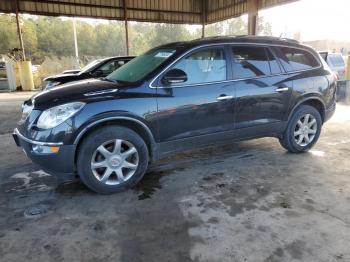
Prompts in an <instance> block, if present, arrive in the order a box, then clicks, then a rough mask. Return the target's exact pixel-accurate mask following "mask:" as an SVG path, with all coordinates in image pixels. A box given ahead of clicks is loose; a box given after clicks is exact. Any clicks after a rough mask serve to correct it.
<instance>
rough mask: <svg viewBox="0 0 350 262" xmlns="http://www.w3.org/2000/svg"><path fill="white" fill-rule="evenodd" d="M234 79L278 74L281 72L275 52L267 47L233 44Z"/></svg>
mask: <svg viewBox="0 0 350 262" xmlns="http://www.w3.org/2000/svg"><path fill="white" fill-rule="evenodd" d="M232 53H233V59H234V61H233V77H234V79H240V78H250V77H257V76H265V75H271V74H277V73H280V72H281V69H280V67H279V64H278V62H277V60H276V58H275V57H274V56H273V54H272V53H271V52H270V50H269V49H267V48H266V47H256V46H232Z"/></svg>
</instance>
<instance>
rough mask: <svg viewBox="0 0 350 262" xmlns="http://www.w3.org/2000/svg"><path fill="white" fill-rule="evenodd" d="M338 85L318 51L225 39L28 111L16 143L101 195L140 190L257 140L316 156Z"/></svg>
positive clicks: (133, 67)
mask: <svg viewBox="0 0 350 262" xmlns="http://www.w3.org/2000/svg"><path fill="white" fill-rule="evenodd" d="M335 92H336V78H335V76H334V74H333V73H331V71H330V70H329V68H328V66H327V65H326V64H325V63H324V61H323V60H322V59H321V58H320V56H319V55H318V54H317V52H315V51H314V50H313V49H312V48H310V47H308V46H305V45H302V44H300V43H298V42H296V41H293V40H287V39H280V38H271V37H251V36H243V37H220V38H204V39H200V40H194V41H189V42H177V43H171V44H167V45H163V46H160V47H157V48H154V49H151V50H149V51H148V52H146V53H145V54H143V55H141V56H139V57H137V58H135V59H133V60H131V61H130V62H129V63H127V64H126V65H124V66H122V67H120V68H119V69H117V70H116V71H114V72H113V73H112V74H110V75H109V76H107V77H106V78H104V79H93V80H91V79H90V80H84V81H80V82H75V83H72V84H67V85H62V86H59V87H54V88H52V89H51V90H48V91H43V92H41V93H39V94H37V95H35V96H34V97H32V98H31V99H30V100H28V101H26V102H24V104H23V114H22V118H21V120H20V122H19V124H18V127H17V128H16V129H15V131H14V139H15V141H16V143H17V145H19V146H21V147H22V148H23V149H24V150H25V152H26V154H27V155H28V156H29V157H30V158H31V159H32V160H33V162H35V163H38V164H39V165H41V167H42V168H43V169H44V170H46V171H47V172H50V173H56V174H78V175H79V176H80V178H81V179H82V181H83V182H84V183H85V184H86V185H87V186H88V187H89V188H91V189H92V190H94V191H96V192H99V193H104V194H107V193H113V192H117V191H120V190H123V189H126V188H129V187H132V186H133V185H135V184H136V183H137V182H138V181H139V180H140V179H141V178H142V176H143V175H144V173H145V172H146V170H147V166H148V164H149V163H150V162H153V161H156V160H158V159H160V158H162V157H164V156H165V155H168V154H171V153H174V152H179V151H184V150H188V149H193V148H198V147H204V146H209V145H213V144H215V145H222V144H224V143H230V142H232V141H237V140H243V139H251V138H258V137H267V136H268V137H276V138H278V139H279V141H280V143H281V145H282V146H283V147H284V148H286V149H287V150H288V151H290V152H293V153H299V152H304V151H306V150H308V149H310V148H311V147H312V146H313V145H314V144H315V143H316V141H317V139H318V137H319V135H320V132H321V127H322V125H323V123H324V122H326V121H327V120H328V119H329V118H330V117H331V116H332V114H333V112H334V110H335Z"/></svg>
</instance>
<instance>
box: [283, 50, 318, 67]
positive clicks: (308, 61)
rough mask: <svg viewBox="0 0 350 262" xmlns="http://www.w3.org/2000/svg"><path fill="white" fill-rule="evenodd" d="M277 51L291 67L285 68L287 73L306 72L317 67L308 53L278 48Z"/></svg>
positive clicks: (316, 63) (315, 61)
mask: <svg viewBox="0 0 350 262" xmlns="http://www.w3.org/2000/svg"><path fill="white" fill-rule="evenodd" d="M279 49H280V51H281V52H282V54H283V55H284V56H285V57H286V59H287V60H288V62H289V64H290V66H291V68H286V70H287V71H298V70H306V69H312V68H314V67H318V66H319V62H318V61H317V60H316V58H315V57H314V56H313V55H312V54H311V53H310V52H308V51H305V50H301V49H297V48H289V47H279Z"/></svg>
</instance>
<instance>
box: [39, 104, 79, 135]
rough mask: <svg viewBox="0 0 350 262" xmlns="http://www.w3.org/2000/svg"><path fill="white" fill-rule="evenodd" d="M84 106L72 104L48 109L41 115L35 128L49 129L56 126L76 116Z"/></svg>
mask: <svg viewBox="0 0 350 262" xmlns="http://www.w3.org/2000/svg"><path fill="white" fill-rule="evenodd" d="M84 105H85V103H82V102H73V103H68V104H64V105H59V106H55V107H52V108H49V109H47V110H45V111H44V112H42V113H41V115H40V117H39V119H38V122H37V127H39V128H42V129H49V128H53V127H55V126H58V125H59V124H61V123H63V122H64V121H66V120H67V119H68V118H70V117H71V116H73V115H74V114H76V113H77V112H78V111H79V110H80V109H82V108H83V106H84Z"/></svg>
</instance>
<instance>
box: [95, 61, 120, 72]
mask: <svg viewBox="0 0 350 262" xmlns="http://www.w3.org/2000/svg"><path fill="white" fill-rule="evenodd" d="M123 64H124V61H109V62H107V63H106V64H104V65H103V66H101V67H100V68H98V69H97V70H100V71H102V72H103V74H104V75H109V74H110V73H112V72H113V71H114V70H116V69H118V68H119V67H121V66H122V65H123Z"/></svg>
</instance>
